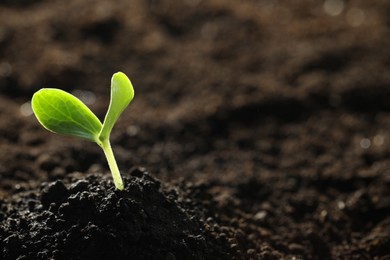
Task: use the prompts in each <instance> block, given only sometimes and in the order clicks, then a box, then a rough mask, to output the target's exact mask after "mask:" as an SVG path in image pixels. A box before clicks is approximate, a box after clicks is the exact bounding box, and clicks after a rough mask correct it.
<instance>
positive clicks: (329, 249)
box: [0, 0, 390, 259]
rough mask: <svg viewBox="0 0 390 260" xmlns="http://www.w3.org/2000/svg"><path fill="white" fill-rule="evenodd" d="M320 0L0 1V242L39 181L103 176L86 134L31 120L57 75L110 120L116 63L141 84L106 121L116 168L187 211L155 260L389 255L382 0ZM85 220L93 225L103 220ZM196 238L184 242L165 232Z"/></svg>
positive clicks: (387, 8)
mask: <svg viewBox="0 0 390 260" xmlns="http://www.w3.org/2000/svg"><path fill="white" fill-rule="evenodd" d="M326 2H327V4H325V5H324V2H323V1H304V0H299V1H272V0H258V1H255V0H252V1H250V0H246V1H230V0H210V1H199V0H187V1H179V0H178V1H176V0H175V1H143V0H142V1H141V0H138V1H136V0H132V1H124V0H120V1H115V5H114V4H112V3H111V2H109V1H100V0H99V1H92V0H84V1H80V0H70V1H54V0H53V1H49V0H46V1H27V0H24V1H23V0H20V1H2V3H1V4H0V145H1V149H0V195H1V197H2V198H3V200H2V201H1V203H0V205H1V209H2V211H1V214H0V216H1V221H2V222H1V232H0V233H1V239H2V242H1V244H0V245H2V247H4V248H5V246H11V248H12V246H13V245H17V242H18V241H19V240H18V239H20V238H21V236H22V235H14V236H13V237H10V234H13V233H12V232H15V230H18V232H19V231H20V232H21V231H22V228H23V227H24V228H26V229H29V228H30V229H31V227H30V226H28V225H27V226H26V225H25V221H21V219H23V218H26V216H28V214H29V213H28V212H26V211H27V210H30V211H31V212H30V213H31V214H32V215H34V214H38V215H39V214H43V213H42V212H44V211H45V210H48V209H49V208H50V205H47V201H46V202H45V199H42V197H41V196H42V192H43V194H45V192H47V189H49V188H47V187H49V186H50V185H49V184H45V185H46V186H44V187H43V188H41V183H43V182H50V181H55V180H63V181H64V183H65V186H66V189H67V190H69V189H71V188H70V187H71V185H72V183H75V182H77V180H82V179H83V178H84V177H82V176H87V174H98V173H101V172H103V173H105V175H106V176H108V177H109V172H108V169H107V165H106V162H105V158H104V155H103V153H102V151H100V148H99V147H97V146H96V145H95V144H92V143H87V142H84V141H78V140H75V139H72V138H68V137H61V136H56V135H54V134H50V133H48V132H46V131H45V130H44V129H43V128H42V127H40V126H39V125H38V123H37V121H36V119H35V118H34V116H33V115H31V111H30V110H29V103H27V102H28V101H29V100H30V98H31V95H32V94H33V93H34V91H36V90H38V89H40V88H41V87H58V88H62V89H65V90H67V91H70V92H73V93H74V94H75V95H78V96H79V97H80V98H83V99H84V100H85V101H86V102H88V104H89V105H90V107H91V109H92V110H93V111H95V112H96V114H97V115H98V116H99V117H100V118H103V117H104V114H105V111H106V108H107V105H108V98H109V97H108V96H109V91H110V90H109V81H110V77H111V75H112V74H113V73H114V72H116V71H119V70H121V71H123V72H125V73H126V74H128V75H129V76H130V78H131V80H132V82H133V84H134V86H135V90H136V96H135V99H134V101H133V103H132V104H131V106H130V108H129V110H127V111H126V113H125V114H124V115H123V117H122V118H121V120H120V122H119V123H118V124H117V125H116V127H115V129H114V131H113V135H112V144H113V147H114V152H115V153H116V155H117V160H118V164H119V167H120V168H121V169H122V172H123V175H124V176H126V178H128V179H127V182H128V183H133V182H137V180H139V179H140V178H141V177H139V176H138V177H135V176H132V175H131V173H132V172H134V171H135V169H137V167H143V168H145V169H147V171H148V172H150V173H151V174H152V175H153V176H156V177H157V178H158V179H160V180H161V182H162V183H163V187H164V188H160V189H159V190H158V191H156V194H160V195H161V196H162V197H164V196H167V198H168V200H169V201H170V203H173V204H174V205H173V206H172V205H171V204H170V206H172V207H174V208H175V211H174V212H172V215H167V219H168V220H169V219H171V220H173V219H177V218H182V219H183V221H184V223H185V224H183V223H182V224H183V225H182V226H183V230H181V231H182V232H180V227H181V226H180V225H179V226H178V227H179V231H177V230H176V231H175V232H171V233H169V234H167V237H170V236H175V235H176V237H175V238H172V237H170V241H172V244H169V245H168V244H162V247H161V248H163V249H162V250H161V251H159V252H160V253H161V255H158V254H156V258H159V257H160V256H161V257H165V258H166V259H174V257H177V259H180V257H181V256H184V257H189V258H191V257H192V258H195V259H196V258H198V259H202V258H206V259H207V254H206V253H205V252H207V250H209V251H208V252H213V254H214V255H211V253H210V255H209V258H210V259H211V258H212V257H214V258H215V256H218V257H219V258H222V259H223V258H227V259H229V258H237V259H249V258H253V259H262V258H263V259H278V258H285V259H332V258H333V259H388V258H390V102H389V100H390V48H389V46H390V15H389V14H390V5H389V3H388V1H386V0H383V1H380V0H373V1H358V0H355V1H352V0H351V1H345V2H343V1H326ZM342 2H343V3H344V6H343V8H342V9H340V10H337V8H339V6H337V3H342ZM338 11H341V13H340V14H338V15H332V14H337V13H338ZM138 171H140V172H142V170H138ZM74 172H81V173H82V174H74V175H70V174H72V173H74ZM69 176H73V177H69ZM91 178H92V179H91ZM94 178H95V179H94ZM96 178H98V180H99V178H102V177H101V176H100V175H96V176H95V177H90V179H87V181H91V182H93V184H91V186H89V188H88V190H89V191H92V192H95V193H96V189H98V190H99V188H98V185H99V181H98V180H96ZM129 178H130V179H129ZM108 180H109V181H110V179H109V178H108ZM82 182H83V181H82ZM47 185H49V186H47ZM51 185H54V184H51ZM57 185H60V184H57ZM96 185H97V186H96ZM101 185H102V187H101V188H100V189H103V190H106V189H108V190H107V191H105V192H106V193H104V192H101V193H99V192H98V194H103V195H104V194H107V196H113V195H112V194H114V192H113V190H112V189H110V184H109V183H107V181H103V179H102V182H101ZM60 186H61V185H60ZM45 187H46V188H45ZM50 187H51V186H50ZM62 187H64V186H62ZM84 188H85V189H87V188H86V187H84ZM45 189H46V191H45ZM41 190H42V191H41ZM170 191H174V193H175V194H177V195H175V196H174V198H170V197H169V194H170ZM67 192H69V191H67ZM80 192H81V193H82V191H80ZM81 193H80V194H78V193H77V192H76V193H75V194H73V195H74V196H75V197H76V198H77V196H82V195H81ZM66 194H67V195H66V196H65V195H64V196H65V197H62V198H63V199H61V200H60V201H57V202H56V203H62V202H64V201H66V200H67V199H69V198H68V196H72V195H69V194H68V193H66ZM110 194H111V195H110ZM103 195H101V196H97V197H96V199H97V202H96V203H95V204H93V205H94V206H93V207H94V208H95V210H97V211H99V212H100V210H99V209H100V208H99V207H100V206H101V204H99V203H100V202H99V198H100V199H101V198H102V196H103ZM160 195H158V196H157V197H159V196H160ZM26 196H27V197H29V198H30V200H31V201H34V202H31V203H34V205H38V206H37V207H32V206H31V205H29V204H28V203H29V202H28V201H26V200H27V197H26ZM118 196H119V197H115V196H114V197H115V199H118V200H119V199H120V198H121V197H120V195H118ZM126 196H127V195H126ZM126 196H125V198H129V197H126ZM161 196H160V197H159V198H160V199H162V200H164V199H163V198H162V197H161ZM43 197H44V196H43ZM87 197H88V196H87ZM110 198H111V197H110ZM130 198H131V197H130ZM94 199H95V197H94ZM115 199H114V201H115ZM129 200H130V201H131V199H129ZM153 200H154V199H151V202H153ZM149 202H150V201H149ZM40 203H41V204H42V205H41V204H40ZM45 203H46V206H45ZM112 203H114V202H112ZM114 204H115V203H114ZM152 204H153V203H152ZM39 205H41V206H39ZM136 205H137V207H136V210H140V212H142V210H143V209H142V206H139V205H143V204H142V203H141V204H136ZM146 205H148V204H147V203H146V204H145V206H144V207H145V208H146V207H147V206H146ZM148 206H150V205H148ZM156 206H157V207H161V209H160V211H159V210H157V211H156V212H165V211H164V209H167V208H164V207H165V206H166V205H161V203H158V200H156ZM45 207H46V208H45ZM140 207H141V208H140ZM119 208H120V207H119ZM56 210H57V208H56V207H54V208H52V211H53V212H52V213H53V214H57V213H58V212H57V211H56ZM112 210H113V211H115V210H118V208H115V207H113V208H112ZM19 211H23V212H19ZM49 211H50V210H49ZM17 212H19V213H17ZM138 213H139V212H138ZM138 213H135V214H138ZM161 214H162V213H161ZM44 215H45V214H44ZM46 215H47V214H46ZM46 215H45V216H46ZM55 216H59V218H61V216H60V215H55ZM137 216H138V215H137ZM141 216H142V214H141ZM81 217H82V216H81ZM161 218H163V217H162V216H161ZM135 219H142V218H135ZM28 221H31V219H30V220H28ZM40 221H41V222H40ZM185 221H189V222H185ZM76 222H77V221H76ZM28 223H30V222H28ZM31 223H35V224H36V225H39V224H42V223H45V222H44V220H42V219H41V218H38V219H36V222H34V221H33V222H31ZM82 223H84V222H82ZM129 223H130V224H129ZM137 223H138V222H137ZM137 223H136V224H134V223H132V222H126V224H125V225H130V226H127V227H128V228H129V229H131V228H132V226H131V225H136V227H139V226H137V225H138V224H139V223H138V224H137ZM148 223H149V222H146V224H145V225H147V224H148ZM153 223H156V222H153ZM164 223H165V224H161V225H162V226H164V225H166V222H164ZM188 223H193V225H194V227H198V229H196V230H194V229H193V228H194V227H187V226H186V225H187V224H188ZM70 224H72V223H71V222H67V224H66V225H70ZM84 224H85V225H86V226H87V227H88V229H87V231H88V232H89V231H90V230H92V231H91V232H92V233H88V234H95V235H91V237H92V239H94V238H96V239H99V235H96V232H95V233H93V230H94V226H93V225H95V226H98V227H102V226H103V227H107V225H108V224H107V223H104V222H103V223H102V222H99V223H98V224H96V223H93V225H92V226H91V225H89V226H88V225H87V224H88V222H85V223H84ZM66 225H65V224H64V227H67V226H66ZM99 225H101V226H99ZM188 225H189V224H188ZM197 225H198V226H197ZM184 226H185V227H186V228H188V229H187V230H185V228H184ZM190 226H191V225H190ZM34 227H36V226H34ZM152 227H153V226H150V228H152ZM98 230H100V229H98ZM87 231H86V232H87ZM111 231H114V232H118V229H117V228H112V230H111ZM144 231H145V230H142V232H144ZM99 232H100V231H99ZM99 232H98V233H99ZM22 233H23V232H22ZM146 233H147V232H146ZM15 234H19V233H15ZM99 234H100V233H99ZM15 236H16V238H15ZM26 236H27V235H26ZM199 236H200V237H199ZM188 237H192V238H193V241H197V242H196V243H194V244H193V247H191V246H188V247H187V248H186V249H187V250H188V252H192V253H191V254H185V253H183V252H184V251H180V249H179V248H180V246H177V244H175V243H176V242H177V241H179V240H180V239H183V238H188ZM23 238H25V237H23ZM127 238H128V237H126V239H127ZM175 239H177V240H175ZM15 241H16V242H15ZM97 241H99V240H97ZM126 241H127V242H124V243H125V245H124V247H126V248H127V246H129V244H131V243H130V242H128V240H126ZM199 241H202V242H199ZM198 242H199V243H200V244H199V243H198ZM126 243H127V244H126ZM202 243H204V244H202ZM99 245H100V244H99V243H92V244H91V248H92V249H91V250H92V251H93V246H99ZM153 245H155V244H153ZM189 245H191V243H189ZM160 246H161V245H158V246H157V245H156V246H155V247H154V246H153V248H160ZM164 246H166V248H165V249H164ZM42 248H43V247H42ZM173 248H176V249H177V250H178V251H174V249H173ZM52 249H53V248H43V251H44V250H52ZM7 250H8V249H7ZM7 250H6V249H4V250H3V252H2V254H3V255H2V256H3V257H5V256H7V257H10V258H11V259H12V258H13V256H14V255H12V254H10V251H7ZM145 250H148V249H147V247H145ZM156 250H157V249H156ZM65 251H66V250H65ZM17 252H19V251H17ZM50 252H52V251H50ZM56 252H57V251H56ZM58 252H61V251H58ZM58 252H57V253H58ZM123 252H124V251H123ZM180 252H181V253H180ZM7 254H8V255H7ZM124 254H125V253H124ZM162 255H164V256H162ZM45 256H47V255H45V254H44V253H41V254H40V257H41V259H45ZM103 256H104V254H103ZM86 257H87V256H86ZM140 257H141V256H140ZM145 257H147V256H145Z"/></svg>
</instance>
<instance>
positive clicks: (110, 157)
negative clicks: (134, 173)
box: [101, 139, 124, 190]
mask: <svg viewBox="0 0 390 260" xmlns="http://www.w3.org/2000/svg"><path fill="white" fill-rule="evenodd" d="M101 147H102V149H103V151H104V154H105V155H106V158H107V162H108V166H109V167H110V170H111V174H112V177H113V179H114V184H115V187H116V188H117V189H118V190H123V189H124V186H123V181H122V177H121V174H120V172H119V168H118V165H117V164H116V160H115V157H114V153H113V152H112V149H111V145H110V141H109V139H106V140H104V141H102V142H101Z"/></svg>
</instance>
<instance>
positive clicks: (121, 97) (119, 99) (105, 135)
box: [31, 72, 134, 190]
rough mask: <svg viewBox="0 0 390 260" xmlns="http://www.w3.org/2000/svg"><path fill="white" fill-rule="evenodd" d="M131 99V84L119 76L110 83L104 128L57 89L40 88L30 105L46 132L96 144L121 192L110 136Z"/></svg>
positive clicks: (79, 104) (69, 96)
mask: <svg viewBox="0 0 390 260" xmlns="http://www.w3.org/2000/svg"><path fill="white" fill-rule="evenodd" d="M133 97H134V89H133V86H132V84H131V82H130V80H129V79H128V77H127V76H126V75H125V74H124V73H122V72H118V73H115V74H114V75H113V76H112V79H111V100H110V105H109V107H108V110H107V114H106V117H105V118H104V122H103V124H102V123H101V122H100V120H99V119H98V118H97V117H96V115H95V114H94V113H93V112H92V111H91V110H90V109H89V108H88V107H87V106H86V105H85V104H84V103H83V102H82V101H81V100H79V99H78V98H76V97H75V96H73V95H71V94H69V93H68V92H65V91H63V90H60V89H55V88H43V89H41V90H39V91H37V92H36V93H35V94H34V96H33V97H32V101H31V103H32V109H33V111H34V114H35V116H36V117H37V119H38V121H39V122H40V123H41V124H42V125H43V127H45V128H46V129H47V130H49V131H51V132H54V133H57V134H62V135H69V136H75V137H80V138H83V139H86V140H88V141H91V142H95V143H97V144H98V145H99V146H100V147H101V148H102V149H103V151H104V154H105V155H106V158H107V161H108V165H109V167H110V170H111V173H112V177H113V178H114V184H115V187H116V188H117V189H118V190H123V189H124V186H123V181H122V177H121V175H120V172H119V168H118V165H117V163H116V161H115V157H114V153H113V152H112V149H111V145H110V133H111V130H112V128H113V127H114V124H115V122H116V121H117V120H118V118H119V116H120V115H121V113H122V112H123V110H125V108H126V107H127V106H128V105H129V104H130V102H131V100H132V99H133Z"/></svg>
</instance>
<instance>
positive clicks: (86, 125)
mask: <svg viewBox="0 0 390 260" xmlns="http://www.w3.org/2000/svg"><path fill="white" fill-rule="evenodd" d="M31 103H32V109H33V111H34V114H35V116H36V117H37V119H38V121H39V122H40V123H41V124H42V125H43V126H44V127H45V128H46V129H48V130H49V131H52V132H54V133H58V134H63V135H70V136H77V137H81V138H84V139H87V140H89V141H92V142H99V139H98V136H99V132H100V130H101V129H102V124H101V122H100V121H99V119H98V118H97V117H96V116H95V114H94V113H92V111H91V110H89V108H88V107H87V106H86V105H85V104H84V103H83V102H81V101H80V100H79V99H78V98H76V97H75V96H73V95H71V94H69V93H67V92H65V91H63V90H60V89H54V88H43V89H41V90H39V91H38V92H36V93H35V94H34V96H33V98H32V101H31Z"/></svg>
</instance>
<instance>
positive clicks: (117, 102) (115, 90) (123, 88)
mask: <svg viewBox="0 0 390 260" xmlns="http://www.w3.org/2000/svg"><path fill="white" fill-rule="evenodd" d="M133 98H134V89H133V85H132V84H131V82H130V80H129V78H128V77H127V76H126V75H125V74H124V73H122V72H117V73H115V74H114V75H113V76H112V79H111V100H110V105H109V107H108V111H107V114H106V117H105V118H104V122H103V127H102V130H101V132H100V134H99V139H100V140H101V141H103V140H106V139H108V138H109V136H110V133H111V130H112V128H113V127H114V124H115V122H116V121H117V120H118V118H119V116H120V115H121V113H122V112H123V110H125V108H126V107H127V106H128V105H129V104H130V102H131V100H133Z"/></svg>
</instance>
